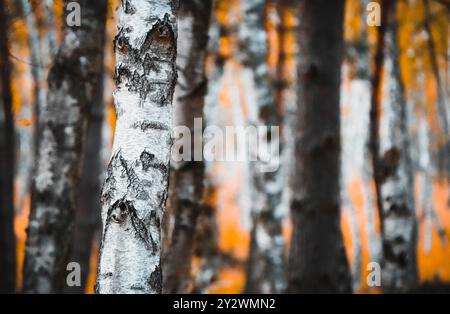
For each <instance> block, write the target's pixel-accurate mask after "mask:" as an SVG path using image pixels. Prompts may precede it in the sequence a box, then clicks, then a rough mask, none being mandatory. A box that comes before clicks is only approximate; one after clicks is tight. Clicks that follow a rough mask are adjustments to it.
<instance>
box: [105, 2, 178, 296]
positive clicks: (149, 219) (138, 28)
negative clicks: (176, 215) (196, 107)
mask: <svg viewBox="0 0 450 314" xmlns="http://www.w3.org/2000/svg"><path fill="white" fill-rule="evenodd" d="M175 4H176V1H172V0H123V1H122V3H121V5H120V8H119V25H118V30H119V33H118V35H117V36H116V39H115V49H116V86H117V87H116V91H115V92H114V100H115V108H116V116H117V122H116V130H115V137H114V144H113V149H112V157H111V160H110V162H109V165H108V170H107V176H106V181H105V184H104V186H103V190H102V196H101V200H102V204H103V205H102V206H103V208H102V221H103V237H102V243H101V247H100V260H99V266H98V274H97V284H96V292H98V293H161V286H162V282H161V279H162V278H161V265H160V250H161V239H160V238H161V230H160V229H161V228H160V221H161V216H162V213H163V210H164V206H165V201H166V197H167V187H168V175H169V161H170V149H171V145H172V135H171V128H172V97H173V92H174V87H175V83H176V75H177V74H176V67H175V58H176V37H177V34H176V31H177V30H176V29H177V28H176V27H177V26H176V18H175V10H176V8H175Z"/></svg>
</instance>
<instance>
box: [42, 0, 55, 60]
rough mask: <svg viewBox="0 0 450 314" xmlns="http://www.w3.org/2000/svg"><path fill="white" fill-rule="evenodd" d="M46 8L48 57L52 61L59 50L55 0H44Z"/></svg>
mask: <svg viewBox="0 0 450 314" xmlns="http://www.w3.org/2000/svg"><path fill="white" fill-rule="evenodd" d="M44 9H45V11H44V12H45V15H46V16H47V18H46V22H47V23H46V24H47V34H46V36H45V40H46V46H47V49H48V53H47V54H48V57H49V58H48V59H49V61H51V60H52V59H53V56H54V55H55V53H56V50H57V48H58V47H57V41H56V31H55V27H56V25H55V12H54V10H53V0H44Z"/></svg>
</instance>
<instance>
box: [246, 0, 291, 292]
mask: <svg viewBox="0 0 450 314" xmlns="http://www.w3.org/2000/svg"><path fill="white" fill-rule="evenodd" d="M240 6H241V12H242V14H241V15H242V19H241V24H240V31H239V37H240V38H239V43H240V49H241V51H242V54H241V59H242V63H243V65H244V66H245V67H248V68H249V69H251V70H252V72H253V80H254V88H255V94H256V99H255V102H256V107H257V108H256V113H257V116H256V117H249V119H250V124H254V125H255V126H263V127H266V128H270V127H271V126H278V127H280V123H281V119H280V117H279V112H278V111H277V105H276V90H275V88H274V86H273V82H272V80H271V78H270V74H269V68H268V65H267V56H268V50H269V47H268V38H267V32H266V27H265V21H266V19H265V17H266V14H265V10H266V0H255V1H242V2H241V3H240ZM253 119H255V120H253ZM270 132H271V131H270V129H268V131H267V133H270ZM269 136H270V134H268V140H267V142H268V143H267V145H268V146H269V147H270V146H271V145H278V147H277V148H279V147H280V146H281V142H278V143H275V141H276V138H271V137H269ZM258 163H259V162H258ZM258 166H260V165H252V167H251V168H252V169H251V174H250V175H251V176H252V183H253V189H254V191H253V196H252V198H253V202H252V208H251V216H252V231H251V240H250V253H249V261H248V267H247V283H246V287H245V291H246V292H248V293H277V292H278V293H279V292H282V291H283V290H284V288H285V282H284V267H283V266H284V263H283V257H284V240H283V236H282V229H281V224H282V218H283V215H282V214H281V212H280V210H279V209H278V206H279V205H280V203H281V192H282V189H283V186H282V181H281V177H280V171H278V169H277V170H275V171H273V172H264V170H261V169H259V168H261V167H258Z"/></svg>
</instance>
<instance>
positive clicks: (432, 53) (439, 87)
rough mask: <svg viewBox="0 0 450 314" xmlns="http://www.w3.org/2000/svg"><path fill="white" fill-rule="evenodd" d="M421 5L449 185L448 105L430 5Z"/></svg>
mask: <svg viewBox="0 0 450 314" xmlns="http://www.w3.org/2000/svg"><path fill="white" fill-rule="evenodd" d="M422 2H423V5H424V9H425V17H424V29H425V34H426V41H427V46H428V49H427V50H428V56H429V60H430V65H431V70H432V72H433V76H434V79H435V82H436V94H437V102H436V107H437V113H438V120H439V121H440V124H441V128H442V132H443V133H444V143H443V146H444V147H443V157H444V158H443V162H442V164H443V168H444V173H445V175H446V177H447V181H448V182H449V185H450V126H449V123H448V114H449V113H448V110H449V109H448V105H447V102H446V91H445V87H444V84H443V82H442V81H443V80H442V79H441V74H440V70H439V63H438V59H437V52H436V47H435V43H434V40H433V33H432V31H431V25H430V23H431V20H432V14H431V7H430V1H429V0H423V1H422ZM448 193H449V195H448V196H447V197H448V205H449V206H450V188H449V191H448Z"/></svg>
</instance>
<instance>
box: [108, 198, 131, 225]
mask: <svg viewBox="0 0 450 314" xmlns="http://www.w3.org/2000/svg"><path fill="white" fill-rule="evenodd" d="M128 203H129V202H128V201H123V200H118V201H116V202H115V203H114V204H113V205H112V206H111V209H112V210H111V213H110V217H111V220H112V221H113V222H115V223H118V224H121V223H123V222H124V221H125V219H126V218H127V216H128V213H129V208H128Z"/></svg>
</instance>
